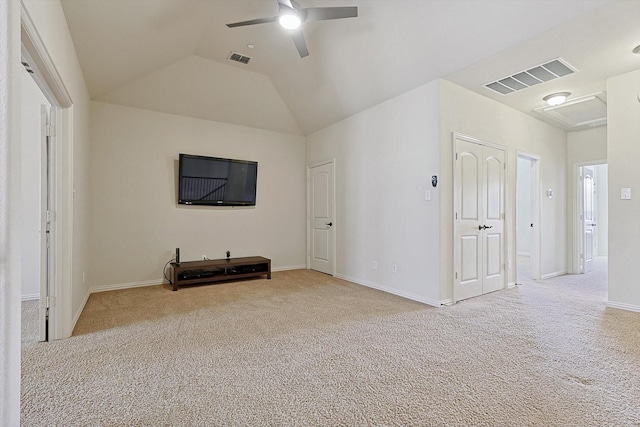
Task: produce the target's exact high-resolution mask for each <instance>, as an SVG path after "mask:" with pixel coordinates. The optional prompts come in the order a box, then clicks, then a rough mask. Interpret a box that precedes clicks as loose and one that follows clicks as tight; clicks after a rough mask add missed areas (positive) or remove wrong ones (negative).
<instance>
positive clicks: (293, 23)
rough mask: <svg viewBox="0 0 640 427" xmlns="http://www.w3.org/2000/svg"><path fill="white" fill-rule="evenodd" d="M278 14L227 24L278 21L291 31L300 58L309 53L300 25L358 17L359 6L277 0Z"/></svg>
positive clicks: (237, 24)
mask: <svg viewBox="0 0 640 427" xmlns="http://www.w3.org/2000/svg"><path fill="white" fill-rule="evenodd" d="M277 1H278V14H277V15H275V16H271V17H268V18H258V19H251V20H249V21H242V22H234V23H233V24H227V27H229V28H235V27H243V26H245V25H256V24H267V23H269V22H276V21H278V22H279V23H280V25H282V26H283V27H284V28H286V29H288V30H292V31H291V37H292V38H293V43H294V44H295V45H296V49H298V53H299V54H300V58H304V57H305V56H308V55H309V49H308V48H307V42H306V41H305V39H304V34H303V33H302V30H301V29H300V26H301V25H302V24H303V23H304V22H312V21H326V20H329V19H342V18H356V17H357V16H358V8H357V7H356V6H347V7H307V8H303V7H300V5H299V4H298V3H297V2H296V1H294V0H277Z"/></svg>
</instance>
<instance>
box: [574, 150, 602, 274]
mask: <svg viewBox="0 0 640 427" xmlns="http://www.w3.org/2000/svg"><path fill="white" fill-rule="evenodd" d="M606 164H607V160H606V159H604V160H591V161H587V162H576V163H574V165H573V189H574V192H575V197H574V200H575V201H574V204H573V212H571V219H572V221H573V242H572V247H573V251H572V252H573V257H572V258H573V259H572V260H571V267H572V271H573V272H574V273H576V274H584V267H583V265H582V263H581V262H580V256H581V255H582V249H583V242H582V239H583V228H584V224H583V221H582V220H581V219H580V214H581V213H582V210H583V197H584V193H583V188H582V183H581V181H580V180H581V176H580V173H581V172H582V167H583V166H599V165H606Z"/></svg>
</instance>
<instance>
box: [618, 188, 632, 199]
mask: <svg viewBox="0 0 640 427" xmlns="http://www.w3.org/2000/svg"><path fill="white" fill-rule="evenodd" d="M620 199H621V200H631V189H630V188H621V189H620Z"/></svg>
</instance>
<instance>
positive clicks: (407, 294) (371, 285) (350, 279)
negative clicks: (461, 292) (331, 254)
mask: <svg viewBox="0 0 640 427" xmlns="http://www.w3.org/2000/svg"><path fill="white" fill-rule="evenodd" d="M335 277H337V278H338V279H342V280H346V281H347V282H351V283H355V284H356V285H362V286H366V287H367V288H372V289H377V290H379V291H382V292H386V293H388V294H393V295H396V296H399V297H402V298H406V299H410V300H412V301H417V302H421V303H423V304H427V305H431V306H433V307H440V306H441V305H443V304H445V305H451V304H453V301H452V300H446V301H442V302H441V301H434V300H431V299H428V298H423V297H421V296H419V295H416V294H412V293H410V292H404V291H399V290H397V289H393V288H388V287H386V286H382V285H378V284H377V283H373V282H368V281H366V280H362V279H356V278H355V277H351V276H345V275H343V274H336V275H335Z"/></svg>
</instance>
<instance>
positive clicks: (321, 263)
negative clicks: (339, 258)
mask: <svg viewBox="0 0 640 427" xmlns="http://www.w3.org/2000/svg"><path fill="white" fill-rule="evenodd" d="M334 207H335V198H334V169H333V162H331V163H326V164H322V165H318V166H314V167H311V168H309V215H308V216H309V223H310V224H309V268H311V269H312V270H317V271H321V272H323V273H327V274H331V275H333V274H334V264H335V248H334V239H335V232H334V230H335V228H334V221H335V219H334Z"/></svg>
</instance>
